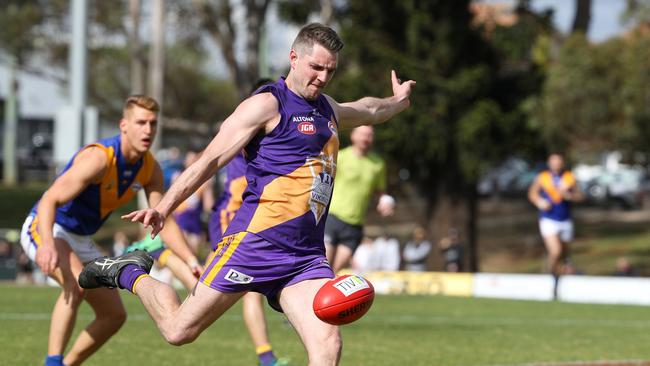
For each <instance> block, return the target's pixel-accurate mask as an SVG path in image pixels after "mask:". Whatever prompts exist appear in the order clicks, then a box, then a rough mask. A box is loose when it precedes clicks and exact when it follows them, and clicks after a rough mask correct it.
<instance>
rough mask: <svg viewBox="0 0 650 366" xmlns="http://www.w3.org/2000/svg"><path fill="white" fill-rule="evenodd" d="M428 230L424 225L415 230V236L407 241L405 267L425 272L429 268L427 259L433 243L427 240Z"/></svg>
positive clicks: (403, 253) (404, 252)
mask: <svg viewBox="0 0 650 366" xmlns="http://www.w3.org/2000/svg"><path fill="white" fill-rule="evenodd" d="M426 235H427V232H426V230H425V229H424V228H423V227H422V226H418V227H416V228H415V230H413V238H412V239H411V240H410V241H409V242H407V243H406V246H404V251H403V252H402V258H403V259H404V269H405V270H407V271H413V272H424V271H426V270H427V259H428V258H429V253H430V252H431V243H430V242H429V241H428V240H426Z"/></svg>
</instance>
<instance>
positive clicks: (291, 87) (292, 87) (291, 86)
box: [284, 71, 304, 98]
mask: <svg viewBox="0 0 650 366" xmlns="http://www.w3.org/2000/svg"><path fill="white" fill-rule="evenodd" d="M284 83H285V84H286V85H287V88H288V89H289V90H291V91H292V92H293V93H294V94H295V95H298V96H300V97H302V98H304V97H303V96H302V94H300V93H299V92H298V89H296V82H295V81H294V80H293V74H292V73H291V71H289V74H288V75H287V77H286V79H284Z"/></svg>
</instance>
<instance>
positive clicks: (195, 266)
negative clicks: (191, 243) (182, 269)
mask: <svg viewBox="0 0 650 366" xmlns="http://www.w3.org/2000/svg"><path fill="white" fill-rule="evenodd" d="M187 266H188V267H190V270H191V271H192V274H193V275H194V277H196V278H199V277H201V273H203V266H201V265H200V264H199V261H198V260H197V259H196V258H193V259H190V260H188V261H187Z"/></svg>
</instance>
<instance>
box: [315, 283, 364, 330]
mask: <svg viewBox="0 0 650 366" xmlns="http://www.w3.org/2000/svg"><path fill="white" fill-rule="evenodd" d="M374 299H375V289H374V288H373V287H372V283H370V281H368V280H366V279H365V278H363V277H361V276H357V275H345V276H341V277H338V278H335V279H332V280H329V281H327V282H326V283H325V284H324V285H323V287H321V288H320V290H318V292H317V293H316V296H315V297H314V305H313V307H314V313H316V316H317V317H318V318H319V319H320V320H322V321H324V322H326V323H330V324H334V325H342V324H348V323H352V322H353V321H355V320H357V319H359V318H361V317H362V316H363V315H364V314H365V313H367V312H368V310H369V309H370V306H371V305H372V301H373V300H374Z"/></svg>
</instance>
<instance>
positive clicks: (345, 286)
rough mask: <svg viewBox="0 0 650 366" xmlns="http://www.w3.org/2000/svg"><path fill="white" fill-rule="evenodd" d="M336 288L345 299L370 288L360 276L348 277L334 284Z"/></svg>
mask: <svg viewBox="0 0 650 366" xmlns="http://www.w3.org/2000/svg"><path fill="white" fill-rule="evenodd" d="M334 287H335V288H336V289H337V290H339V291H341V293H342V294H343V295H345V297H348V296H350V295H352V294H353V293H355V292H357V291H361V290H363V289H365V288H369V287H370V286H368V282H366V280H364V279H363V278H361V277H359V276H350V277H346V278H344V279H342V280H340V281H339V282H337V283H335V284H334Z"/></svg>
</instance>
